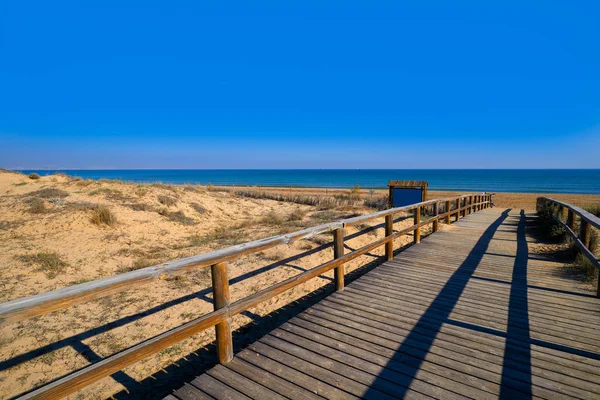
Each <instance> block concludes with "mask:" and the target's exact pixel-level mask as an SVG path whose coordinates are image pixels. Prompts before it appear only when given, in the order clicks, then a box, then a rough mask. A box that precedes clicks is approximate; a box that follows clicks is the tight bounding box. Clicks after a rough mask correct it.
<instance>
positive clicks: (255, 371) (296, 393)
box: [225, 357, 322, 400]
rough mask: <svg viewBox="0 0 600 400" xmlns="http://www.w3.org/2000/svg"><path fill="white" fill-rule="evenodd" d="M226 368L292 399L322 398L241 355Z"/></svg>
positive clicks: (308, 399)
mask: <svg viewBox="0 0 600 400" xmlns="http://www.w3.org/2000/svg"><path fill="white" fill-rule="evenodd" d="M225 368H228V369H231V370H233V371H235V372H237V373H238V374H240V375H243V376H245V377H246V378H248V379H250V380H252V381H254V382H256V383H258V384H260V385H262V386H264V387H268V388H269V389H271V390H273V391H275V392H277V393H279V394H282V395H285V397H287V398H289V399H292V400H316V399H322V397H320V396H318V395H316V394H315V393H313V392H311V391H308V390H306V389H304V388H302V387H300V386H298V385H296V384H294V383H292V382H290V381H287V380H285V379H282V378H280V377H279V376H277V375H275V374H273V373H271V372H269V371H266V370H264V369H261V368H258V367H256V366H254V365H253V364H249V363H247V362H246V361H244V360H242V359H241V358H239V357H236V358H234V359H233V360H232V361H231V362H230V363H228V364H227V365H226V366H225Z"/></svg>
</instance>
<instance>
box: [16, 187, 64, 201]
mask: <svg viewBox="0 0 600 400" xmlns="http://www.w3.org/2000/svg"><path fill="white" fill-rule="evenodd" d="M23 196H24V197H37V198H38V199H53V198H55V199H62V198H65V197H67V196H69V193H67V192H65V191H64V190H60V189H55V188H45V189H40V190H36V191H34V192H30V193H27V194H25V195H23Z"/></svg>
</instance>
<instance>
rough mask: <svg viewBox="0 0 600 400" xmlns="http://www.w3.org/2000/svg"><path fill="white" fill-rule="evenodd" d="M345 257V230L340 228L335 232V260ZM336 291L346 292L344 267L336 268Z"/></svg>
mask: <svg viewBox="0 0 600 400" xmlns="http://www.w3.org/2000/svg"><path fill="white" fill-rule="evenodd" d="M343 255H344V228H338V229H335V230H334V231H333V258H340V257H341V256H343ZM335 290H337V291H338V292H340V291H342V290H344V265H343V264H342V265H338V266H337V267H335Z"/></svg>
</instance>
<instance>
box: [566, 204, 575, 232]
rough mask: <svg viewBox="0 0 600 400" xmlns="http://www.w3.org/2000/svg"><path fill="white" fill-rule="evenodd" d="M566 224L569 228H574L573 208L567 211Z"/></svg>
mask: <svg viewBox="0 0 600 400" xmlns="http://www.w3.org/2000/svg"><path fill="white" fill-rule="evenodd" d="M567 226H568V227H569V228H571V230H572V231H573V230H575V213H574V212H573V210H570V209H569V211H568V212H567Z"/></svg>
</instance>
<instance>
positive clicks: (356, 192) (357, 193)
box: [350, 185, 360, 200]
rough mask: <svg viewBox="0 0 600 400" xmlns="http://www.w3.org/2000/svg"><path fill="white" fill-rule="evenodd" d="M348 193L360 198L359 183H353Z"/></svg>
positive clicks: (357, 198)
mask: <svg viewBox="0 0 600 400" xmlns="http://www.w3.org/2000/svg"><path fill="white" fill-rule="evenodd" d="M350 195H351V196H352V198H354V199H356V200H360V185H354V187H353V188H352V189H350Z"/></svg>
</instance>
